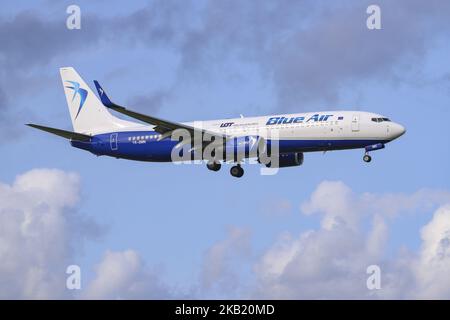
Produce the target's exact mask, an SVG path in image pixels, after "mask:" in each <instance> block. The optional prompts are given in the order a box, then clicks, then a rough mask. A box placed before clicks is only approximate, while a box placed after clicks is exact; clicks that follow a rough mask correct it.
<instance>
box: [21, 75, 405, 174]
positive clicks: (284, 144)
mask: <svg viewBox="0 0 450 320" xmlns="http://www.w3.org/2000/svg"><path fill="white" fill-rule="evenodd" d="M60 74H61V80H62V83H63V87H64V92H65V96H66V100H67V104H68V107H69V112H70V116H71V120H72V125H73V130H74V131H67V130H61V129H56V128H51V127H46V126H42V125H37V124H27V125H28V126H30V127H33V128H36V129H39V130H43V131H46V132H48V133H52V134H55V135H57V136H60V137H63V138H66V139H69V141H70V143H71V145H72V146H73V147H75V148H79V149H83V150H86V151H89V152H91V153H93V154H95V155H97V156H102V155H105V156H110V157H115V158H120V159H128V160H136V161H148V162H177V161H179V159H178V158H174V150H175V149H176V150H177V152H175V154H178V155H183V154H184V156H187V157H189V158H190V159H191V160H192V157H193V155H194V154H195V155H196V156H197V157H199V159H201V160H203V161H205V160H206V162H207V164H206V166H207V168H208V169H209V170H212V171H219V170H220V168H221V163H232V164H234V165H233V166H232V167H231V169H230V173H231V175H232V176H234V177H237V178H240V177H242V176H243V174H244V170H243V168H242V166H241V163H242V162H243V161H244V160H245V159H247V158H250V157H256V158H257V160H258V162H260V163H262V164H264V165H266V167H268V168H270V167H272V168H284V167H293V166H299V165H302V164H303V159H304V156H303V154H304V153H306V152H314V151H323V152H326V151H332V150H346V149H358V148H361V149H364V150H365V152H364V156H363V160H364V161H365V162H370V161H371V160H372V158H371V156H370V152H372V151H375V150H379V149H383V148H384V147H385V144H386V143H388V142H391V141H393V140H394V139H397V138H398V137H400V136H401V135H403V134H404V133H405V131H406V130H405V128H404V127H403V126H402V125H400V124H398V123H395V122H393V121H391V120H390V119H389V118H387V117H385V116H382V115H379V114H376V113H371V112H362V111H336V110H334V111H320V112H307V113H296V114H281V115H269V116H262V117H243V116H241V117H240V118H234V119H219V120H208V121H194V122H175V121H170V120H165V119H162V118H158V117H154V116H150V115H145V114H142V113H139V112H136V111H132V110H130V109H127V108H125V107H123V106H120V105H117V104H115V103H114V102H112V101H111V100H110V98H109V97H108V95H107V94H106V92H105V90H104V89H103V88H102V87H101V86H100V84H99V83H98V81H95V80H94V84H95V87H96V89H97V93H98V96H99V97H100V99H98V98H97V96H95V95H94V93H93V92H92V90H91V89H90V87H89V86H88V85H87V84H86V83H85V82H84V81H83V79H82V78H81V77H80V75H79V74H78V73H77V72H76V71H75V69H74V68H72V67H64V68H60ZM110 110H112V111H115V112H117V113H120V114H123V115H125V116H128V117H130V118H133V119H135V120H139V121H140V122H135V121H129V120H124V119H121V118H118V117H116V116H114V115H113V114H112V113H111V112H110ZM179 130H181V131H183V132H187V133H188V134H189V136H188V137H187V138H186V137H185V138H183V139H181V138H178V139H174V138H173V135H174V133H176V132H177V131H179ZM205 136H207V137H209V140H208V139H204V137H205ZM193 137H194V138H193ZM199 137H201V138H199ZM199 140H200V142H199ZM216 141H217V143H215V142H216ZM213 143H215V149H214V151H213V152H211V153H210V156H206V155H205V153H202V151H203V149H202V148H207V147H208V146H211V145H212V144H213ZM261 146H262V147H261ZM186 147H187V148H186ZM260 147H261V148H260ZM255 149H257V152H253V151H255ZM272 149H273V152H272V151H270V150H272ZM180 150H181V151H180ZM250 151H252V152H250ZM275 151H276V152H275ZM264 152H265V153H264ZM230 153H231V157H228V156H226V155H228V154H230ZM264 154H265V155H266V158H268V157H269V158H270V159H269V160H270V161H265V162H263V161H261V159H262V158H263V156H264ZM198 155H200V156H198ZM182 159H186V158H182Z"/></svg>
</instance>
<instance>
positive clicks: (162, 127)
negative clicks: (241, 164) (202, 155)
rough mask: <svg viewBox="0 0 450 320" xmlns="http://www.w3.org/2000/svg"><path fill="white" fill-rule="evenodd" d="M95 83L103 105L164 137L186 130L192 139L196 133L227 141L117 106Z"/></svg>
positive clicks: (216, 134) (202, 130)
mask: <svg viewBox="0 0 450 320" xmlns="http://www.w3.org/2000/svg"><path fill="white" fill-rule="evenodd" d="M94 83H95V87H96V88H97V92H98V95H99V96H100V100H101V101H102V103H103V105H104V106H105V107H107V108H109V109H112V110H114V111H117V112H119V113H122V114H124V115H127V116H129V117H132V118H135V119H137V120H140V121H142V122H145V123H148V124H151V125H154V126H155V128H154V130H155V131H156V132H159V133H161V134H165V135H164V136H165V137H167V136H169V135H170V132H172V131H174V130H176V129H185V130H187V131H189V133H190V134H191V137H194V133H197V134H199V136H200V137H201V136H202V135H203V134H206V135H209V136H212V137H215V138H219V139H224V141H225V140H226V139H227V136H226V135H222V134H218V133H214V132H210V131H207V130H204V129H198V128H194V127H192V126H189V125H185V124H182V123H179V122H173V121H168V120H164V119H161V118H157V117H153V116H148V115H145V114H142V113H139V112H136V111H132V110H129V109H126V108H125V107H122V106H119V105H117V104H115V103H114V102H112V101H111V100H110V99H109V97H108V96H107V95H106V92H105V90H103V88H102V87H101V86H100V83H98V81H97V80H94Z"/></svg>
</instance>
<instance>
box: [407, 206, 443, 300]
mask: <svg viewBox="0 0 450 320" xmlns="http://www.w3.org/2000/svg"><path fill="white" fill-rule="evenodd" d="M421 238H422V247H421V250H420V254H419V257H418V259H417V261H416V263H415V265H414V269H413V270H414V273H415V277H416V280H417V290H416V291H415V296H416V297H418V298H428V299H432V298H443V297H445V298H447V299H448V298H450V272H449V270H450V206H445V207H441V208H440V209H439V210H437V211H436V212H435V213H434V216H433V218H432V219H431V221H430V222H429V223H428V224H427V225H425V226H424V227H423V228H422V230H421Z"/></svg>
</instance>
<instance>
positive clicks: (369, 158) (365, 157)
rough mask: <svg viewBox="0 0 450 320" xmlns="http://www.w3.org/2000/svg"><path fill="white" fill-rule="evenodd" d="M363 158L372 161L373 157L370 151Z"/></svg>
mask: <svg viewBox="0 0 450 320" xmlns="http://www.w3.org/2000/svg"><path fill="white" fill-rule="evenodd" d="M363 160H364V162H370V161H372V157H371V156H369V154H368V153H366V154H365V155H364V157H363Z"/></svg>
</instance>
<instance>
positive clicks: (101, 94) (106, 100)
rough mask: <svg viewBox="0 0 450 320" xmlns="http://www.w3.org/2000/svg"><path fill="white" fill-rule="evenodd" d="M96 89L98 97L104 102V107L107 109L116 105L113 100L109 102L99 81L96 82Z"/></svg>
mask: <svg viewBox="0 0 450 320" xmlns="http://www.w3.org/2000/svg"><path fill="white" fill-rule="evenodd" d="M94 84H95V88H96V89H97V92H98V95H99V97H100V100H101V101H102V103H103V105H104V106H105V107H112V106H114V103H112V101H111V100H109V98H108V96H107V95H106V92H105V90H103V88H102V86H101V85H100V83H98V81H97V80H94Z"/></svg>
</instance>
